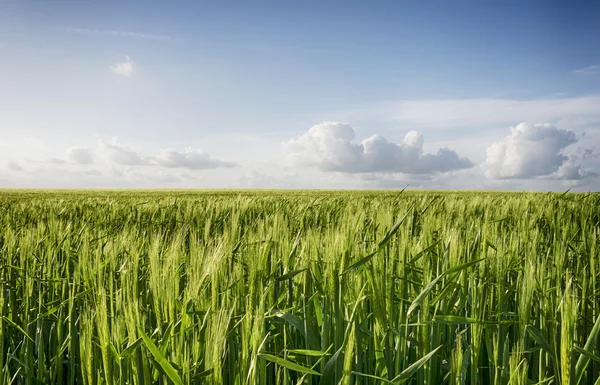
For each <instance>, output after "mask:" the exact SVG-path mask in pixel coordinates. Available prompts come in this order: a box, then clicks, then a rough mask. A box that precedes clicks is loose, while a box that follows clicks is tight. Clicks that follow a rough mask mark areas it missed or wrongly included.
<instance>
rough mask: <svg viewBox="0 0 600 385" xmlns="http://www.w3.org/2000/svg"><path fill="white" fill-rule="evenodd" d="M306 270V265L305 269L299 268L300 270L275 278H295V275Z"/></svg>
mask: <svg viewBox="0 0 600 385" xmlns="http://www.w3.org/2000/svg"><path fill="white" fill-rule="evenodd" d="M304 271H306V267H305V268H304V269H298V270H294V271H290V272H289V273H287V274H283V275H280V276H279V277H277V278H275V280H276V281H285V280H286V279H290V278H294V277H295V276H297V275H298V274H300V273H303V272H304Z"/></svg>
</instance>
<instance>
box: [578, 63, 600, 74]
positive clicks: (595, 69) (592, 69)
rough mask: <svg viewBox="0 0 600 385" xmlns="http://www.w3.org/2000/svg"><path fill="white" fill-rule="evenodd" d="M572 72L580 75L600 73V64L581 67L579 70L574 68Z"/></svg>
mask: <svg viewBox="0 0 600 385" xmlns="http://www.w3.org/2000/svg"><path fill="white" fill-rule="evenodd" d="M572 72H573V73H574V74H578V75H600V65H593V66H589V67H585V68H580V69H578V70H573V71H572Z"/></svg>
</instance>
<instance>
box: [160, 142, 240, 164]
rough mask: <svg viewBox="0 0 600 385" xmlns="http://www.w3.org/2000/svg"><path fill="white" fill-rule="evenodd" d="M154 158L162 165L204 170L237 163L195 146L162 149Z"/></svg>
mask: <svg viewBox="0 0 600 385" xmlns="http://www.w3.org/2000/svg"><path fill="white" fill-rule="evenodd" d="M152 160H153V161H154V162H155V163H156V164H157V165H159V166H161V167H168V168H179V167H180V168H187V169H190V170H204V169H210V168H218V167H235V166H236V164H235V163H231V162H224V161H221V160H218V159H215V158H212V157H211V156H209V155H208V154H207V153H204V152H202V151H200V150H196V149H193V148H190V147H188V148H185V149H184V150H183V151H177V150H174V149H172V148H167V149H163V150H160V152H159V153H158V155H156V156H155V157H153V158H152Z"/></svg>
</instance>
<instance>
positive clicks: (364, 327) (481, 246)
mask: <svg viewBox="0 0 600 385" xmlns="http://www.w3.org/2000/svg"><path fill="white" fill-rule="evenodd" d="M599 274H600V195H599V194H534V193H480V192H444V193H435V192H403V193H401V192H258V191H246V192H236V191H203V192H195V191H173V192H171V191H163V192H144V191H138V192H101V191H83V192H63V191H45V192H40V191H3V192H1V191H0V289H1V290H0V385H5V384H9V383H11V381H13V382H12V383H15V384H40V383H49V384H63V383H64V384H109V385H117V384H136V385H139V384H167V383H174V384H202V383H207V384H240V385H242V384H288V383H289V384H298V383H305V384H319V383H321V384H337V383H341V384H380V383H394V384H398V383H411V384H442V383H448V384H508V383H510V384H542V383H543V384H594V383H598V382H597V379H598V378H599V377H600V358H599V356H600V345H599V342H600V338H599V336H598V334H600V321H599V320H600V317H599V316H600V297H599V296H598V294H599V290H600V287H599V285H600V275H599Z"/></svg>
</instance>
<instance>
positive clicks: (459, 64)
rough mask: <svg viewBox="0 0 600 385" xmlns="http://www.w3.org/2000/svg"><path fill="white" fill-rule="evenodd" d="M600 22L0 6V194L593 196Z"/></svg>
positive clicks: (584, 6)
mask: <svg viewBox="0 0 600 385" xmlns="http://www.w3.org/2000/svg"><path fill="white" fill-rule="evenodd" d="M598 20H600V3H599V2H597V1H583V0H582V1H577V0H575V1H555V0H545V1H541V0H540V1H538V0H531V1H513V0H505V1H502V2H485V1H475V0H466V1H463V0H457V1H451V2H449V1H369V2H366V1H354V0H347V1H338V0H336V1H333V0H332V1H327V0H319V1H313V0H304V1H284V0H279V1H255V2H245V1H218V2H216V1H202V0H197V1H176V0H174V1H159V0H156V1H137V0H136V1H123V0H120V1H114V0H102V1H100V0H97V1H96V0H80V1H75V0H47V1H44V0H0V188H316V189H397V188H404V187H406V186H408V188H412V189H476V190H481V189H492V190H527V191H529V190H543V191H550V190H552V191H565V190H567V189H571V190H575V191H599V190H600V23H598Z"/></svg>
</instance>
